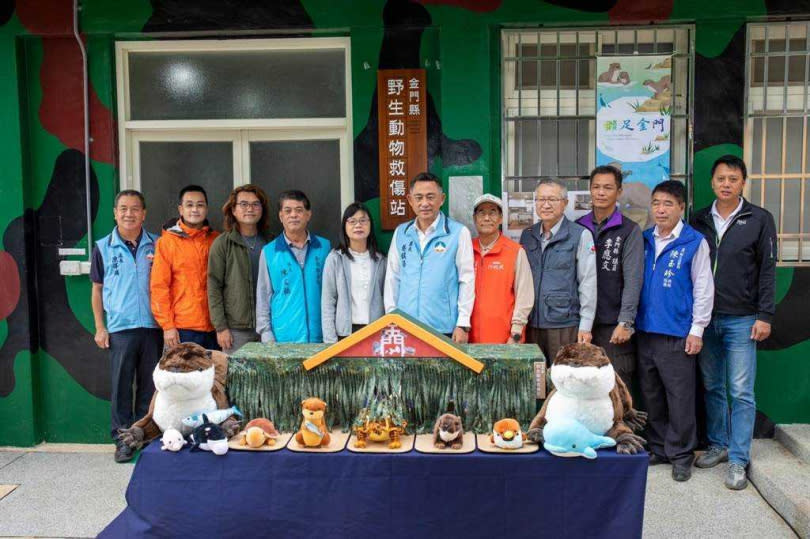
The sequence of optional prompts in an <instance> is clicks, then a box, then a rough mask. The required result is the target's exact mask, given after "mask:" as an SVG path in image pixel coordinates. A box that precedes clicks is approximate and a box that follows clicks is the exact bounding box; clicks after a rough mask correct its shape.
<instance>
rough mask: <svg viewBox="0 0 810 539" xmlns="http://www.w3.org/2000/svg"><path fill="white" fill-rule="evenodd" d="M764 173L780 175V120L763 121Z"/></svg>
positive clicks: (769, 119)
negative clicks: (764, 139) (764, 137)
mask: <svg viewBox="0 0 810 539" xmlns="http://www.w3.org/2000/svg"><path fill="white" fill-rule="evenodd" d="M765 134H766V142H765V173H766V174H781V173H782V118H768V119H767V120H765Z"/></svg>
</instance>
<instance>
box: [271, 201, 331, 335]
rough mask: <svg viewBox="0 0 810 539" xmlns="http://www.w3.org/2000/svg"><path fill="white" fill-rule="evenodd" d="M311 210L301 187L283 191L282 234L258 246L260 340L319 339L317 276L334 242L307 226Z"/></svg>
mask: <svg viewBox="0 0 810 539" xmlns="http://www.w3.org/2000/svg"><path fill="white" fill-rule="evenodd" d="M311 218H312V209H311V205H310V203H309V198H307V195H305V194H304V193H302V192H301V191H297V190H293V191H284V192H283V193H281V194H280V195H279V199H278V219H279V221H281V225H282V226H283V227H284V232H283V233H282V234H281V235H279V236H278V237H277V238H276V239H274V240H273V241H271V242H270V243H268V244H267V245H265V246H264V249H262V254H261V257H260V259H259V277H258V284H257V287H256V333H258V334H259V335H261V338H262V342H264V343H268V342H281V343H284V342H287V343H289V342H294V343H308V342H312V343H315V342H322V341H323V332H322V330H321V277H322V275H323V266H324V262H325V261H326V257H327V255H328V254H329V251H330V250H331V248H332V246H331V245H330V244H329V240H327V239H326V238H322V237H321V236H316V235H315V234H310V233H309V230H307V226H308V225H309V220H310V219H311Z"/></svg>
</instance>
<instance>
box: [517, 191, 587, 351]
mask: <svg viewBox="0 0 810 539" xmlns="http://www.w3.org/2000/svg"><path fill="white" fill-rule="evenodd" d="M534 194H535V209H536V211H537V216H538V217H539V218H540V222H539V223H536V224H534V225H532V226H530V227H529V228H527V229H526V230H524V231H523V234H522V235H521V236H520V244H521V245H522V246H523V248H524V249H525V250H526V255H527V256H528V258H529V265H530V266H531V268H532V277H533V279H534V291H535V292H534V298H535V299H534V309H533V310H532V314H531V316H530V317H529V329H528V331H527V339H526V340H527V341H528V342H533V343H536V344H537V345H539V346H540V349H541V350H542V351H543V354H544V355H545V356H546V361H548V362H551V361H553V360H554V357H555V356H556V355H557V351H558V350H559V349H560V348H561V347H562V346H564V345H566V344H571V343H574V342H585V343H588V342H591V328H592V326H593V319H594V313H595V311H596V255H595V252H594V245H593V237H592V236H591V233H590V232H589V231H588V230H587V229H586V228H585V227H583V226H582V225H578V224H576V223H574V222H572V221H569V220H568V219H567V218H566V217H565V215H564V214H565V207H566V205H567V203H568V189H566V187H565V185H563V184H562V183H560V182H558V181H556V180H540V183H539V184H538V185H537V189H536V190H535V193H534Z"/></svg>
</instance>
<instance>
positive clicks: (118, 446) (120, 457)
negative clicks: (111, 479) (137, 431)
mask: <svg viewBox="0 0 810 539" xmlns="http://www.w3.org/2000/svg"><path fill="white" fill-rule="evenodd" d="M133 456H134V452H133V451H132V449H130V448H129V446H127V445H126V444H125V443H124V442H122V441H121V440H116V441H115V456H114V458H115V462H129V461H130V460H132V457H133Z"/></svg>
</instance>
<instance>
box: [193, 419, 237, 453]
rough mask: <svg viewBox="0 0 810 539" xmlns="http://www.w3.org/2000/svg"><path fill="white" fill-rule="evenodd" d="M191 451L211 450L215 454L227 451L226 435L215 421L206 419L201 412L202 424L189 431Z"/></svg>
mask: <svg viewBox="0 0 810 539" xmlns="http://www.w3.org/2000/svg"><path fill="white" fill-rule="evenodd" d="M190 438H191V451H198V450H200V449H202V450H203V451H211V452H212V453H213V454H215V455H224V454H225V453H227V452H228V437H227V436H225V432H223V430H222V429H221V428H220V427H219V425H217V424H216V423H211V422H210V421H208V417H207V416H205V415H204V414H203V424H202V425H200V426H199V427H197V428H196V429H194V432H192V433H191V436H190Z"/></svg>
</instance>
